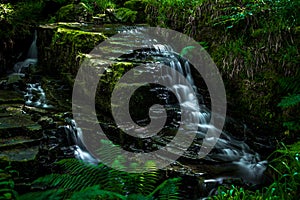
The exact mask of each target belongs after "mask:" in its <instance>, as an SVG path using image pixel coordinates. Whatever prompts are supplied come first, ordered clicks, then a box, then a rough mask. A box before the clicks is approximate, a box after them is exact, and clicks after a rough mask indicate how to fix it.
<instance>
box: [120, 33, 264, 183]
mask: <svg viewBox="0 0 300 200" xmlns="http://www.w3.org/2000/svg"><path fill="white" fill-rule="evenodd" d="M128 34H129V35H130V34H136V35H135V36H136V38H135V39H136V40H138V39H140V40H142V41H145V48H144V49H139V50H134V51H133V52H130V53H129V54H127V55H123V56H121V58H122V59H121V60H123V61H130V62H137V63H138V64H139V63H143V62H144V63H146V65H147V66H148V68H151V67H152V68H153V65H155V69H156V70H160V68H161V72H160V74H161V76H158V77H156V78H157V79H163V80H164V81H165V82H168V83H175V82H176V80H174V79H178V77H176V73H172V74H168V73H165V72H164V71H163V68H162V67H161V66H162V65H167V66H169V67H170V68H172V69H174V70H176V71H177V72H179V73H180V74H182V75H183V76H184V77H185V79H186V80H187V81H188V82H189V83H190V85H191V86H192V88H193V90H194V92H195V93H196V96H197V98H198V99H195V98H192V96H193V95H190V93H191V91H190V89H189V88H188V87H187V86H185V85H182V84H173V86H172V91H175V93H176V96H177V100H178V101H177V102H181V103H180V106H184V108H185V110H187V112H188V115H189V116H190V117H191V119H194V118H199V120H198V121H199V124H198V127H199V128H198V131H197V139H196V140H197V141H194V142H195V144H196V145H199V146H201V144H202V141H203V139H204V138H205V136H206V133H207V130H208V129H216V128H215V127H213V126H212V125H209V122H210V118H211V111H210V110H209V109H208V107H207V106H206V105H205V104H204V101H203V96H202V95H201V94H199V93H198V89H197V86H196V85H195V84H194V83H195V81H194V79H193V76H192V70H191V66H190V64H189V62H188V61H187V60H185V59H184V58H182V57H181V56H179V54H177V53H176V52H173V51H172V48H171V47H170V46H168V45H164V44H157V41H155V40H151V39H148V38H147V36H145V35H143V34H140V33H139V30H138V29H137V30H136V31H129V32H128ZM140 36H141V38H139V37H140ZM127 42H128V43H130V41H127ZM137 59H138V60H137ZM149 60H150V61H149ZM151 60H152V61H151ZM150 73H151V72H150ZM151 90H152V91H156V92H157V97H158V98H160V99H161V100H163V101H164V102H165V104H167V105H165V108H166V106H167V107H168V105H169V106H173V107H174V100H172V99H170V98H169V97H170V90H168V89H167V88H164V87H161V86H157V87H155V88H152V89H151ZM183 97H184V98H183ZM182 99H185V102H182ZM195 101H198V102H199V106H200V108H199V111H200V112H198V111H195V108H194V107H193V105H195V104H194V103H193V102H195ZM175 107H176V108H175V109H177V108H179V106H178V105H177V106H175ZM165 108H163V107H162V108H160V109H165ZM157 112H158V113H160V112H159V111H157ZM180 112H181V111H180V110H178V112H177V113H180ZM181 114H182V113H181ZM136 121H143V119H138V120H136ZM188 126H189V124H187V125H186V126H185V128H186V130H184V131H185V132H186V133H187V134H188V133H189V129H188ZM207 140H212V141H213V140H214V141H215V140H217V143H216V145H215V146H214V148H213V150H212V151H211V152H210V153H209V154H208V155H207V156H206V157H205V158H203V159H204V160H206V161H208V162H210V163H211V162H213V163H216V164H218V163H223V165H224V166H223V167H220V169H219V171H221V172H222V171H224V174H223V175H220V176H219V177H215V178H216V179H209V180H207V181H208V182H210V181H216V182H217V181H220V180H221V181H222V180H223V179H225V178H228V177H238V178H242V179H243V180H244V181H245V182H250V183H254V184H258V183H260V182H261V179H262V178H263V172H264V171H265V170H266V165H267V162H266V161H261V159H260V156H259V155H258V154H257V153H256V152H254V151H253V150H251V148H250V147H249V146H248V145H247V144H246V143H245V142H244V141H241V140H236V139H234V137H233V136H232V135H231V134H230V133H228V132H226V131H222V134H221V137H220V138H219V139H218V138H207ZM199 141H200V142H199ZM175 148H176V147H175ZM193 153H194V152H193ZM228 171H230V173H227V172H228ZM221 174H222V173H221Z"/></svg>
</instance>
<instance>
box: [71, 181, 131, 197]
mask: <svg viewBox="0 0 300 200" xmlns="http://www.w3.org/2000/svg"><path fill="white" fill-rule="evenodd" d="M78 199H113V200H116V199H126V197H125V196H124V195H121V194H119V193H116V192H111V191H107V190H101V189H100V186H99V185H94V186H92V187H87V188H85V189H83V190H80V191H79V192H75V193H74V194H73V195H72V196H71V198H70V200H78Z"/></svg>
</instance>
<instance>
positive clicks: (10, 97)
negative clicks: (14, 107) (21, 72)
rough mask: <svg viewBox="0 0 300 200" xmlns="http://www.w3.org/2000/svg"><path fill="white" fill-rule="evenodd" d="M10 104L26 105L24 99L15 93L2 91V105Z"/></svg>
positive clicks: (0, 97) (0, 100)
mask: <svg viewBox="0 0 300 200" xmlns="http://www.w3.org/2000/svg"><path fill="white" fill-rule="evenodd" d="M8 103H24V97H23V95H22V94H20V93H18V92H15V91H9V90H0V104H8Z"/></svg>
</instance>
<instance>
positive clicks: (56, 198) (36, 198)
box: [18, 189, 66, 200]
mask: <svg viewBox="0 0 300 200" xmlns="http://www.w3.org/2000/svg"><path fill="white" fill-rule="evenodd" d="M65 195H66V191H65V190H63V189H52V190H47V191H39V192H30V193H26V194H24V195H21V196H20V197H19V198H18V200H28V199H32V200H45V199H47V200H60V199H63V198H64V196H65Z"/></svg>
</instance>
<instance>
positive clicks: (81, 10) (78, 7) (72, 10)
mask: <svg viewBox="0 0 300 200" xmlns="http://www.w3.org/2000/svg"><path fill="white" fill-rule="evenodd" d="M91 17H92V11H91V10H89V9H88V8H87V7H86V6H85V4H83V3H79V4H68V5H66V6H63V7H61V8H60V9H59V10H58V11H57V13H56V18H53V19H52V20H56V21H63V22H73V21H90V20H91Z"/></svg>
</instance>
